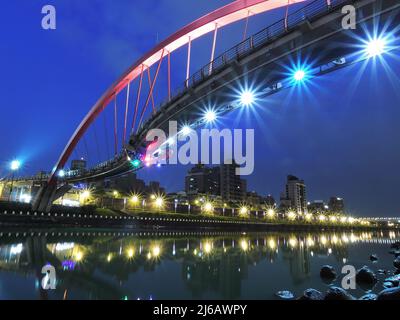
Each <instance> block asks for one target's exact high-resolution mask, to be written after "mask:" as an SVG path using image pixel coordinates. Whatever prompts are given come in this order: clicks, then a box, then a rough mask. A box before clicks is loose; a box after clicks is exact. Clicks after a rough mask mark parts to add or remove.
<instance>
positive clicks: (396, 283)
mask: <svg viewBox="0 0 400 320" xmlns="http://www.w3.org/2000/svg"><path fill="white" fill-rule="evenodd" d="M384 282H385V283H386V282H390V283H392V284H393V287H398V286H399V284H400V275H395V276H393V277H389V278H386V279H385V281H384Z"/></svg>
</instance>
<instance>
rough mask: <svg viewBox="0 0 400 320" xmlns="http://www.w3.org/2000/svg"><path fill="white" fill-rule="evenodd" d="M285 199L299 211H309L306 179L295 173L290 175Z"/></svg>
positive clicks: (292, 207)
mask: <svg viewBox="0 0 400 320" xmlns="http://www.w3.org/2000/svg"><path fill="white" fill-rule="evenodd" d="M284 200H286V203H288V204H290V207H291V209H293V210H295V211H296V212H297V213H305V212H307V194H306V185H305V184H304V181H303V180H300V179H299V178H297V177H295V176H293V175H288V177H287V182H286V190H285V199H284ZM281 201H282V199H281Z"/></svg>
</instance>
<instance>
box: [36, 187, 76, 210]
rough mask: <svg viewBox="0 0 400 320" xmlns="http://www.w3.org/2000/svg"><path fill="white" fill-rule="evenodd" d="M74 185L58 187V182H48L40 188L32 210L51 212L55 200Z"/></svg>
mask: <svg viewBox="0 0 400 320" xmlns="http://www.w3.org/2000/svg"><path fill="white" fill-rule="evenodd" d="M71 188H72V186H70V185H68V184H66V185H63V186H61V187H60V188H57V184H48V183H46V184H45V185H44V186H43V187H41V188H40V190H39V192H38V193H37V195H36V198H35V199H34V201H33V203H32V210H34V211H39V212H50V210H51V206H52V205H53V202H54V201H55V200H57V199H58V198H61V197H62V196H63V195H64V194H66V193H67V192H68V191H69V190H70V189H71Z"/></svg>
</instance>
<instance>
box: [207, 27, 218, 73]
mask: <svg viewBox="0 0 400 320" xmlns="http://www.w3.org/2000/svg"><path fill="white" fill-rule="evenodd" d="M217 33H218V23H216V24H215V30H214V38H213V45H212V49H211V58H210V68H209V70H208V71H209V75H211V73H212V69H213V61H214V55H215V47H216V44H217Z"/></svg>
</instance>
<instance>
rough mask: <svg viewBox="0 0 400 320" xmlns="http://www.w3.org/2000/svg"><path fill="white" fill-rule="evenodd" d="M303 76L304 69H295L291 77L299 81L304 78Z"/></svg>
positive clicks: (304, 74)
mask: <svg viewBox="0 0 400 320" xmlns="http://www.w3.org/2000/svg"><path fill="white" fill-rule="evenodd" d="M305 76H306V73H305V72H304V70H297V71H296V72H295V73H294V76H293V77H294V80H296V81H298V82H300V81H303V80H304V78H305Z"/></svg>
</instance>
